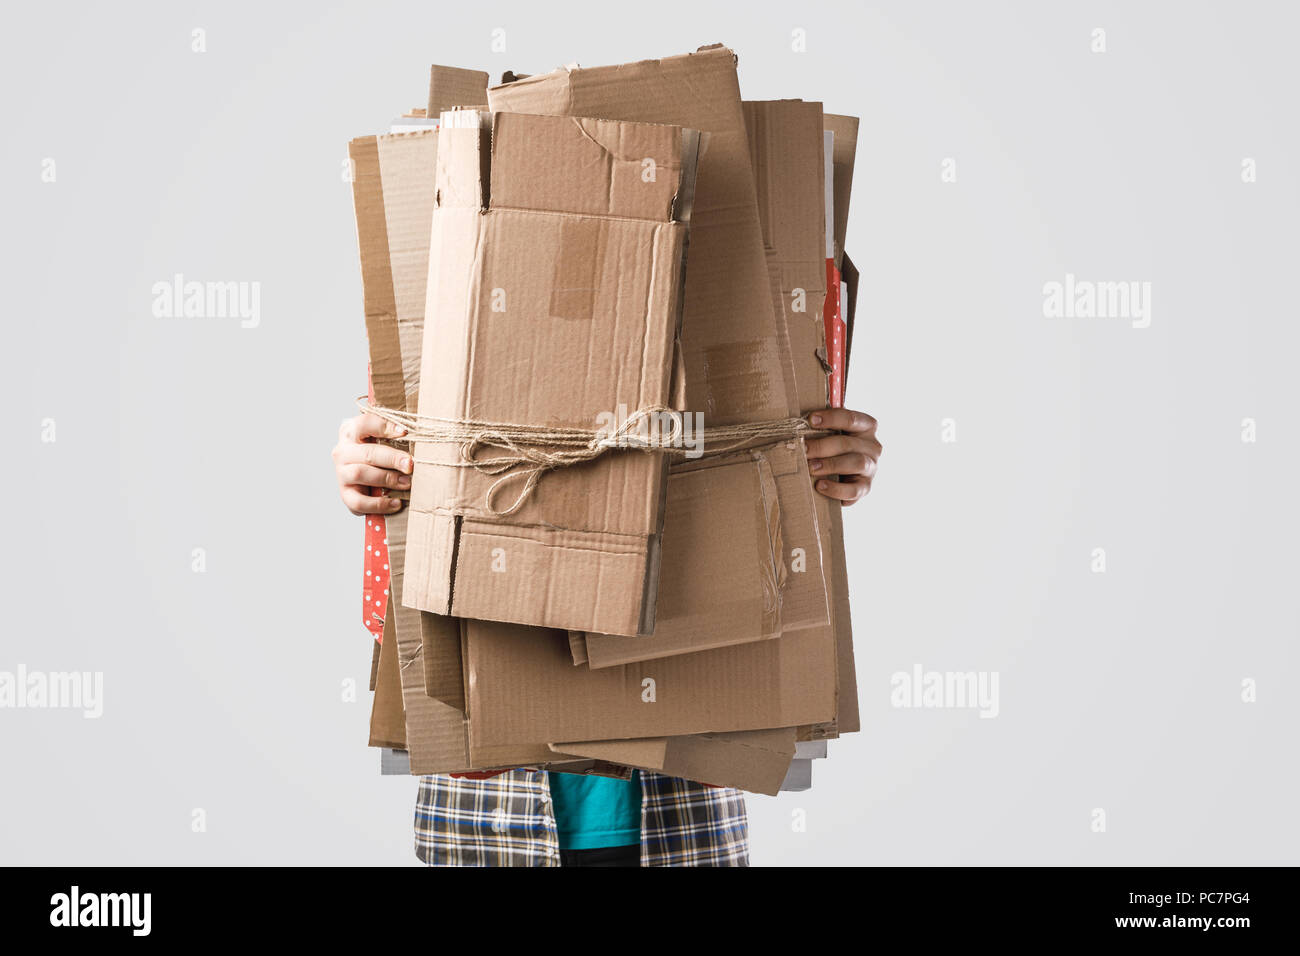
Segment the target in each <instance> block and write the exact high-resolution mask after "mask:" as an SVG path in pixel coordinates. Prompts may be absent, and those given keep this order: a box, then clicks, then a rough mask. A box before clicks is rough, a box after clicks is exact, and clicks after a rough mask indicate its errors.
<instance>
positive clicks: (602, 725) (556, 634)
mask: <svg viewBox="0 0 1300 956" xmlns="http://www.w3.org/2000/svg"><path fill="white" fill-rule="evenodd" d="M464 636H465V652H464V653H465V669H466V675H467V696H468V699H469V712H470V715H471V716H472V718H473V719H472V720H471V721H470V723H469V733H470V740H471V744H472V745H474V746H480V747H495V746H505V745H510V744H519V743H523V742H527V741H533V740H536V739H538V738H539V737H540V738H541V739H543V740H551V741H572V740H615V739H624V738H631V737H675V736H684V735H689V734H697V733H725V732H729V731H737V730H764V729H769V728H777V727H794V726H799V725H803V724H815V723H821V722H823V721H828V720H832V719H834V717H835V645H834V642H833V641H831V640H829V639H828V636H827V635H826V634H825V632H824V629H821V628H807V629H805V630H801V631H795V632H793V633H790V634H785V635H783V636H782V637H781V638H780V639H778V640H772V641H756V642H753V643H749V644H740V645H736V646H734V647H723V648H717V649H714V650H708V651H699V652H697V653H695V654H688V655H682V656H677V657H668V658H662V659H660V660H654V661H643V662H638V663H635V664H624V665H621V666H618V667H606V668H601V669H599V670H592V669H590V668H586V667H575V666H574V665H573V658H572V654H571V651H570V650H569V642H568V635H567V634H565V633H564V632H562V631H554V630H546V629H542V628H524V627H519V626H517V625H508V624H499V623H495V622H487V621H469V622H466V627H465V631H464Z"/></svg>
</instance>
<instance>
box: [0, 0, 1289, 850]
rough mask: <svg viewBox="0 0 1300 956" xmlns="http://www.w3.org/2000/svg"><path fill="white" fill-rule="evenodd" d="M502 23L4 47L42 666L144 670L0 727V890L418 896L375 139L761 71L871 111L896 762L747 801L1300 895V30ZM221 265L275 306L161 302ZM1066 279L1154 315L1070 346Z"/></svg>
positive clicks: (1118, 319) (579, 16)
mask: <svg viewBox="0 0 1300 956" xmlns="http://www.w3.org/2000/svg"><path fill="white" fill-rule="evenodd" d="M489 6H490V8H487V9H485V10H484V12H479V11H478V9H477V5H472V4H455V5H445V4H436V5H435V4H427V3H412V4H397V3H392V4H361V3H313V4H306V3H304V4H300V5H297V6H296V7H295V5H291V4H283V5H269V4H251V3H219V4H218V3H211V4H209V3H166V4H164V3H154V4H124V5H116V4H115V5H104V4H90V3H86V4H80V5H77V4H58V5H55V4H49V5H47V4H42V5H34V4H26V5H19V6H16V7H14V8H13V9H11V10H9V11H7V13H6V21H7V23H6V29H5V31H4V32H3V34H0V77H2V78H3V86H2V88H3V90H4V94H3V96H4V106H5V109H4V117H3V126H4V141H5V146H4V149H3V150H0V191H2V194H3V209H4V214H3V216H0V223H2V225H0V229H2V230H3V240H2V244H0V258H2V260H3V262H4V263H5V266H6V269H5V273H6V281H5V283H4V288H5V292H6V299H7V302H8V305H7V307H6V308H7V310H8V312H9V315H8V321H7V322H6V323H5V344H4V347H3V349H0V362H2V363H3V365H2V366H0V371H2V372H3V375H4V380H5V381H6V382H8V383H9V393H8V394H9V397H10V408H9V410H8V412H7V413H6V414H5V416H4V424H3V436H2V438H3V447H4V449H5V454H4V467H3V469H0V483H2V484H3V488H2V491H3V495H4V499H3V500H4V501H5V502H6V503H7V504H8V505H9V507H8V508H7V509H6V514H7V522H8V525H7V531H6V534H5V536H4V537H5V540H6V542H7V544H8V546H7V547H6V548H5V552H4V556H3V558H2V559H0V561H2V562H3V567H2V568H0V572H2V574H0V581H3V585H2V587H3V589H4V594H3V597H4V604H3V607H4V610H5V623H4V625H3V627H2V628H0V672H10V673H13V672H16V670H17V668H19V667H20V666H21V667H25V668H27V669H28V670H29V671H39V672H44V673H49V672H59V671H82V672H99V673H102V675H103V678H102V679H103V697H102V710H103V712H102V716H100V717H98V718H95V719H87V718H85V717H83V716H82V713H81V711H79V710H74V709H37V708H20V709H11V708H4V709H0V752H2V753H3V767H4V786H3V797H0V810H2V811H3V812H0V861H3V862H6V863H78V864H80V863H84V864H92V863H98V864H106V863H233V862H251V863H256V862H279V863H293V862H302V863H400V864H409V863H414V862H415V858H414V856H413V854H412V851H411V817H412V805H413V800H414V794H415V783H414V781H413V780H410V779H401V778H391V777H390V778H381V777H380V776H379V773H378V756H377V754H376V752H374V751H369V750H367V749H366V747H365V746H364V744H365V740H366V726H367V716H368V710H369V695H368V694H367V693H366V692H365V690H364V688H365V681H366V677H367V675H368V671H369V661H370V654H369V650H368V647H367V644H366V637H365V635H364V634H363V632H362V631H361V628H360V626H359V624H357V623H356V619H357V603H358V598H357V589H358V579H359V577H360V554H359V552H360V547H361V524H360V519H357V518H354V517H352V516H350V515H348V514H346V513H345V512H344V510H343V508H342V507H341V505H340V504H339V502H338V499H337V495H336V491H335V488H334V484H333V475H332V466H331V462H330V459H329V454H328V453H329V449H330V447H331V446H332V444H333V442H334V440H335V433H336V429H337V425H338V422H339V421H340V420H341V419H342V418H343V417H344V416H346V415H348V414H350V413H351V400H352V398H353V396H354V395H356V394H358V393H359V392H360V391H361V390H362V389H363V387H364V373H365V357H364V333H363V326H362V313H361V293H360V279H359V270H358V266H357V256H356V241H355V232H354V224H353V216H352V206H351V196H350V189H349V186H348V184H347V183H346V182H344V180H343V177H342V175H341V173H342V163H343V160H344V157H345V148H346V143H347V141H348V139H349V138H351V137H353V136H356V135H362V134H366V133H370V132H377V131H381V130H383V129H385V128H386V126H387V123H388V122H389V120H390V119H392V117H394V116H395V115H397V114H398V113H399V112H401V111H402V110H404V109H405V108H408V107H411V106H418V105H422V103H423V101H424V97H425V94H426V84H427V71H428V66H429V64H430V63H433V62H440V63H447V64H451V65H458V66H465V67H475V68H481V69H487V70H490V71H491V72H492V73H493V74H494V79H495V78H496V77H497V76H498V75H499V74H500V72H501V71H502V70H505V69H513V70H516V71H521V72H538V71H542V70H546V69H550V68H553V67H555V66H558V65H560V64H562V63H566V62H571V61H575V60H576V61H579V62H582V63H584V64H588V65H595V64H600V63H613V62H620V61H624V60H629V59H638V58H645V57H653V56H663V55H668V54H672V53H678V52H686V51H688V50H691V49H694V48H695V47H697V46H699V45H701V44H705V43H711V42H717V41H722V42H725V43H727V44H729V45H731V46H732V47H734V48H735V49H736V50H737V52H738V53H739V56H740V76H741V84H742V89H743V92H744V95H745V96H746V97H747V98H752V99H763V98H780V97H800V98H804V99H820V100H822V101H823V102H824V103H825V106H826V108H827V110H829V111H833V112H843V113H852V114H856V115H859V116H861V117H862V127H861V139H860V142H859V148H858V165H857V173H856V177H855V182H854V192H853V214H852V220H851V222H850V225H849V231H848V242H847V248H848V250H849V251H850V254H851V255H852V256H853V257H854V258H855V260H856V261H857V263H858V264H859V266H860V267H861V269H862V272H863V286H862V294H861V300H860V304H859V309H858V320H857V321H858V328H857V334H856V338H855V342H854V363H853V367H852V370H851V376H850V385H849V390H848V395H849V403H850V405H852V406H853V407H856V408H860V409H864V410H867V411H869V412H871V413H872V414H874V415H876V416H877V418H879V420H880V422H881V425H880V436H881V439H882V441H883V442H884V445H885V455H884V458H883V460H882V462H881V470H880V475H879V478H878V480H877V484H876V488H875V490H874V492H873V493H872V495H871V496H870V498H869V499H868V500H867V501H866V502H864V503H863V504H861V505H859V506H857V507H855V508H853V509H851V510H850V511H849V512H848V514H847V516H846V517H847V529H848V535H849V545H848V549H849V562H850V577H851V581H852V597H853V608H854V623H855V636H856V645H857V655H858V678H859V682H860V691H861V706H862V719H863V725H864V732H863V733H862V734H860V735H858V736H856V737H851V738H846V739H844V740H841V741H836V742H832V743H831V745H830V753H831V756H830V759H829V760H827V761H819V762H818V763H817V764H816V766H815V786H814V789H813V790H812V791H811V792H809V793H804V794H786V795H782V796H781V797H779V798H769V797H756V798H751V799H750V801H749V806H750V814H751V822H752V857H753V862H754V863H755V864H756V865H770V864H794V865H811V864H834V863H853V862H864V863H892V864H900V863H901V864H912V863H962V864H965V863H992V864H1013V863H1085V864H1094V863H1095V864H1101V863H1126V864H1171V863H1172V864H1190V863H1206V864H1222V863H1292V864H1293V863H1295V862H1297V853H1296V851H1297V844H1298V842H1300V841H1298V840H1297V823H1296V820H1297V817H1296V814H1295V806H1296V801H1297V785H1296V784H1297V772H1296V761H1295V739H1294V738H1295V732H1296V727H1297V706H1296V700H1295V695H1294V691H1293V688H1294V686H1295V683H1296V679H1297V652H1296V647H1297V640H1296V638H1297V623H1298V622H1297V610H1296V603H1295V600H1294V593H1295V587H1294V582H1295V579H1296V576H1297V571H1298V565H1300V557H1298V555H1300V552H1297V549H1296V547H1295V542H1296V540H1297V530H1298V528H1297V523H1298V518H1300V514H1298V512H1297V505H1296V496H1295V494H1294V491H1293V487H1292V486H1293V484H1294V475H1295V471H1296V467H1297V465H1298V464H1300V451H1298V450H1297V444H1296V441H1295V439H1296V428H1295V418H1296V414H1297V411H1298V410H1300V402H1297V398H1298V396H1297V385H1296V378H1295V376H1294V374H1293V372H1292V369H1291V362H1292V361H1293V357H1294V355H1295V352H1296V349H1297V346H1298V345H1300V335H1298V334H1297V331H1296V329H1297V318H1298V316H1297V311H1296V304H1295V295H1294V289H1295V283H1294V269H1295V263H1296V261H1297V252H1298V251H1300V250H1298V249H1297V246H1298V244H1300V241H1298V239H1297V231H1296V228H1295V226H1296V218H1297V217H1296V213H1297V205H1298V203H1297V198H1298V196H1297V162H1298V160H1300V155H1298V150H1300V137H1298V135H1297V127H1296V123H1295V92H1296V89H1297V79H1298V75H1297V74H1298V72H1300V68H1298V67H1297V65H1296V59H1295V57H1294V50H1293V44H1294V37H1295V34H1296V30H1297V28H1300V17H1297V15H1296V13H1295V11H1294V8H1289V9H1288V8H1287V7H1286V5H1284V4H1280V3H1279V4H1258V3H1244V4H1241V3H1238V4H1231V5H1229V4H1226V3H1219V4H1208V3H1199V4H1177V3H1145V4H1141V5H1131V4H1110V3H1094V4H1082V3H1063V4H1050V5H1048V4H1036V3H1029V2H1024V3H1015V4H1005V3H997V4H965V3H951V4H948V3H913V4H905V3H888V4H864V3H852V4H842V5H839V6H823V5H818V4H814V3H807V2H804V3H753V4H745V5H743V10H744V12H743V15H735V16H730V15H728V14H727V13H726V12H725V8H724V7H722V5H721V4H716V5H714V4H701V3H688V4H683V3H674V2H668V0H664V2H660V3H656V4H652V5H649V6H647V7H642V6H632V5H627V6H626V7H620V6H618V5H612V4H608V3H598V4H577V3H563V4H561V5H560V6H563V7H564V8H566V13H565V15H563V16H555V15H548V14H547V13H545V12H544V11H545V10H554V9H555V8H556V5H554V4H550V5H543V4H537V3H527V4H523V3H519V4H505V3H500V4H493V5H489ZM570 8H571V9H572V12H571V13H569V12H567V11H568V10H569V9H570ZM195 30H202V31H204V32H203V33H202V34H201V37H202V40H203V45H204V47H205V49H204V51H203V52H195V51H194V49H193V47H194V45H195V44H196V39H195V38H196V34H195V33H194V31H195ZM494 30H501V31H504V32H502V33H496V34H494V32H493V31H494ZM799 30H802V31H804V33H803V34H802V35H800V34H796V32H795V31H799ZM1098 30H1101V31H1104V32H1103V33H1100V34H1099V33H1097V32H1096V31H1098ZM494 36H495V37H496V38H497V39H498V40H500V39H502V38H503V39H504V43H505V48H506V49H505V52H494V51H493V48H492V43H493V38H494ZM799 36H802V37H804V38H805V41H806V49H805V51H804V52H798V51H796V50H795V49H794V48H793V47H795V46H797V45H798V43H797V42H796V41H797V40H798V38H799ZM1102 45H1104V51H1101V50H1100V47H1101V46H1102ZM954 174H955V177H954ZM178 273H180V274H182V275H184V276H185V278H186V279H187V280H199V281H220V282H230V281H233V282H239V283H248V285H247V286H245V287H244V288H246V289H251V288H252V285H251V284H252V283H258V286H257V288H258V290H259V294H260V300H259V309H258V312H257V314H256V316H255V317H247V318H245V319H243V320H241V318H240V317H238V316H231V317H227V318H219V317H212V318H204V319H185V318H168V317H159V316H157V315H155V314H154V312H155V310H154V293H153V291H152V290H153V286H154V284H155V283H157V282H160V281H162V282H167V281H171V280H172V278H173V276H175V275H176V274H178ZM1067 274H1068V275H1073V276H1075V277H1076V279H1077V280H1078V281H1079V282H1090V283H1105V282H1134V283H1138V284H1139V285H1138V286H1137V288H1139V289H1141V288H1144V287H1143V286H1142V285H1141V284H1142V283H1149V284H1150V285H1149V287H1146V288H1149V290H1150V296H1149V299H1144V300H1143V303H1142V305H1143V307H1142V309H1141V310H1137V309H1134V308H1133V307H1132V306H1130V310H1129V314H1124V315H1119V316H1113V317H1091V318H1089V317H1083V316H1075V317H1071V318H1064V317H1055V318H1053V317H1048V316H1047V315H1045V296H1044V286H1045V284H1047V283H1051V282H1062V283H1064V282H1065V281H1066V276H1067ZM1147 306H1149V311H1147ZM254 318H255V319H256V321H254V320H253V319H254ZM51 439H52V440H51ZM196 549H201V553H200V557H201V559H202V561H201V563H202V565H203V567H204V570H203V571H202V572H201V573H199V572H196V571H195V570H194V566H195V562H196V557H195V554H196ZM1103 562H1104V570H1099V568H1101V567H1102V566H1103ZM918 665H919V666H920V667H921V668H922V669H923V670H925V671H939V672H947V671H960V672H967V671H969V672H976V673H983V674H984V675H986V677H987V676H991V675H992V674H994V673H996V674H997V677H998V691H999V697H998V708H997V711H998V712H997V716H996V717H995V718H992V719H982V718H981V717H980V716H979V714H978V713H977V712H976V711H975V710H971V709H956V708H937V709H930V708H910V709H909V708H901V707H896V706H893V703H892V702H891V690H892V687H891V677H892V675H894V674H896V673H898V672H911V671H912V670H913V668H915V667H916V666H918ZM349 679H351V680H355V681H356V683H357V685H358V686H359V687H360V688H361V692H360V693H359V694H358V695H357V700H356V702H353V703H349V702H346V701H345V700H343V696H344V695H343V692H342V688H343V684H344V682H345V681H347V680H349ZM196 810H197V811H201V818H202V819H203V820H204V822H205V824H206V829H205V830H204V831H203V832H195V827H194V820H195V819H196V816H195V814H196ZM1099 811H1100V813H1099ZM800 821H802V827H801V826H800V825H799V824H800Z"/></svg>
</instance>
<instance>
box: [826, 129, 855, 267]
mask: <svg viewBox="0 0 1300 956" xmlns="http://www.w3.org/2000/svg"><path fill="white" fill-rule="evenodd" d="M825 124H826V129H828V130H830V131H831V132H832V133H834V134H835V151H834V154H833V155H832V157H831V159H832V162H833V163H834V166H835V266H836V268H838V269H840V270H841V271H843V258H844V237H845V235H846V234H847V232H848V228H849V198H850V196H851V195H852V193H853V165H854V163H855V162H856V160H857V152H858V118H857V117H856V116H840V115H838V114H835V113H827V114H825Z"/></svg>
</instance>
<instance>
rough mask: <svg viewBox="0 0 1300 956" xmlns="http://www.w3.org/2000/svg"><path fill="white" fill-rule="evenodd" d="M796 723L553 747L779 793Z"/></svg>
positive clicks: (690, 777) (702, 780)
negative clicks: (775, 727)
mask: <svg viewBox="0 0 1300 956" xmlns="http://www.w3.org/2000/svg"><path fill="white" fill-rule="evenodd" d="M794 737H795V732H794V728H793V727H786V728H782V729H776V730H750V731H742V732H739V733H731V734H696V735H693V736H689V737H650V738H641V739H635V740H586V741H581V742H572V743H571V742H566V743H563V744H555V745H553V746H554V749H555V750H557V751H562V752H565V753H570V754H579V755H581V756H584V757H594V758H600V759H602V760H608V761H611V762H614V763H617V764H621V765H623V766H628V767H636V768H638V769H641V770H653V771H655V772H656V773H664V774H668V775H669V776H673V777H682V778H684V779H686V780H695V781H697V782H699V783H708V784H713V785H714V786H720V787H735V788H736V789H738V790H748V791H750V792H752V793H766V794H772V795H775V794H776V793H777V792H778V791H779V790H780V788H781V783H782V781H784V780H785V777H786V773H787V772H788V771H789V769H790V763H791V761H792V760H794V755H795V739H794Z"/></svg>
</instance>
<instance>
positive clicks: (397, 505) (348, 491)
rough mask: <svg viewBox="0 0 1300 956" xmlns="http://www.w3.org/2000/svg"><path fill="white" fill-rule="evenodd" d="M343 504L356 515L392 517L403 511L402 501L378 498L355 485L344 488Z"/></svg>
mask: <svg viewBox="0 0 1300 956" xmlns="http://www.w3.org/2000/svg"><path fill="white" fill-rule="evenodd" d="M343 504H345V505H347V509H348V510H349V511H351V512H352V513H353V514H354V515H390V514H393V512H395V511H400V510H401V508H402V499H401V498H376V497H375V496H373V495H368V494H365V493H364V492H363V491H362V490H361V489H360V488H358V487H356V486H354V485H348V486H346V487H344V488H343Z"/></svg>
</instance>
